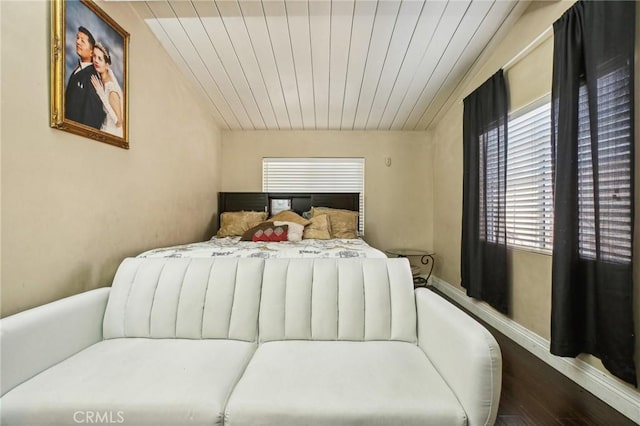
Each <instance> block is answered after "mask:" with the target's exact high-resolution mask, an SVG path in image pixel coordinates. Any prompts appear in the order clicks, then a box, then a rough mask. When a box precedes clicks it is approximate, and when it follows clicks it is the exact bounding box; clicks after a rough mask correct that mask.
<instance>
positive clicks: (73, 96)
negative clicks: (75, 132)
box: [65, 26, 123, 137]
mask: <svg viewBox="0 0 640 426" xmlns="http://www.w3.org/2000/svg"><path fill="white" fill-rule="evenodd" d="M75 43H76V44H75V47H76V53H77V54H78V58H79V59H78V66H77V67H76V68H75V70H74V71H73V72H72V73H71V76H70V77H69V82H68V83H67V89H66V93H65V117H66V118H68V119H70V120H73V121H76V122H78V123H82V124H85V125H87V126H90V127H93V128H95V129H99V130H102V131H103V132H107V133H110V134H112V135H115V136H119V137H123V94H122V89H121V88H120V85H119V84H118V81H117V80H116V78H115V75H114V74H113V71H112V70H111V67H110V65H111V54H110V52H109V49H107V47H105V46H104V45H103V44H102V43H100V42H96V40H95V39H94V38H93V35H92V34H91V32H90V31H89V30H88V29H86V28H85V27H82V26H81V27H79V28H78V33H77V35H76V42H75Z"/></svg>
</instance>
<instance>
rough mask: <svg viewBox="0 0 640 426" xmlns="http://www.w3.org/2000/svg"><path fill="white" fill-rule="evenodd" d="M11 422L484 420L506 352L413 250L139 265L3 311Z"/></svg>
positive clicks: (133, 262)
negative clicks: (421, 284) (110, 279)
mask: <svg viewBox="0 0 640 426" xmlns="http://www.w3.org/2000/svg"><path fill="white" fill-rule="evenodd" d="M0 327H1V331H2V337H1V346H2V349H1V350H2V378H1V390H2V398H1V399H0V416H1V417H0V423H1V424H2V425H75V424H91V423H93V424H95V423H101V424H125V425H183V424H193V425H296V426H297V425H323V426H324V425H392V424H397V425H414V424H415V425H465V424H468V425H485V424H492V423H493V422H494V421H495V418H496V412H497V405H498V401H499V398H500V385H501V356H500V349H499V347H498V345H497V343H496V342H495V340H494V339H493V337H492V336H491V335H490V334H489V332H488V331H487V330H486V329H484V328H483V327H482V326H480V325H479V324H478V323H476V322H475V321H474V320H472V319H471V318H470V317H468V316H467V315H466V314H464V313H462V312H461V311H459V310H458V309H456V308H455V307H453V306H452V305H450V304H449V303H448V302H446V301H444V300H443V299H442V298H440V297H439V296H438V295H436V294H435V293H433V292H431V291H430V290H427V289H418V290H416V291H415V292H414V289H413V285H412V277H411V272H410V269H409V265H408V263H407V261H406V259H364V260H360V259H339V260H335V259H267V260H263V259H236V258H209V259H179V258H171V259H153V258H149V259H140V258H134V259H126V260H125V261H124V262H123V263H122V265H121V266H120V268H119V269H118V272H117V274H116V277H115V278H114V283H113V286H112V288H111V289H109V288H103V289H98V290H93V291H89V292H86V293H83V294H79V295H76V296H72V297H69V298H66V299H63V300H59V301H56V302H53V303H50V304H47V305H44V306H41V307H38V308H35V309H31V310H29V311H25V312H22V313H19V314H17V315H13V316H10V317H7V318H4V319H2V321H1V323H0Z"/></svg>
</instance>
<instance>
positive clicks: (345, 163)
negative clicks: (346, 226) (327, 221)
mask: <svg viewBox="0 0 640 426" xmlns="http://www.w3.org/2000/svg"><path fill="white" fill-rule="evenodd" d="M262 190H263V191H264V192H358V193H360V206H359V208H360V219H359V232H360V234H361V235H364V158H263V160H262ZM318 207H321V206H318Z"/></svg>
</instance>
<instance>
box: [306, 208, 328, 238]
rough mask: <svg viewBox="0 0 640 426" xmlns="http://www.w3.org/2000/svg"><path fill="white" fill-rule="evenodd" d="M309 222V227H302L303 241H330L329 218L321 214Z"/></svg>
mask: <svg viewBox="0 0 640 426" xmlns="http://www.w3.org/2000/svg"><path fill="white" fill-rule="evenodd" d="M309 222H310V223H309V225H307V226H305V227H304V233H303V234H302V238H303V239H309V238H314V239H316V240H330V239H331V222H330V221H329V216H327V215H326V214H321V215H318V216H316V217H312V218H311V220H310V221H309Z"/></svg>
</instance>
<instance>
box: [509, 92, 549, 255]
mask: <svg viewBox="0 0 640 426" xmlns="http://www.w3.org/2000/svg"><path fill="white" fill-rule="evenodd" d="M508 137H509V142H508V144H509V145H508V150H507V197H506V198H507V205H506V214H507V217H506V220H507V243H508V244H510V245H513V246H518V247H522V248H527V249H534V250H540V251H543V252H547V253H550V252H551V249H552V233H553V187H552V176H551V143H550V140H551V103H550V101H549V99H548V98H545V99H544V100H543V101H542V104H541V103H540V102H538V103H536V104H534V105H533V106H531V107H529V108H527V109H525V110H521V111H520V112H517V113H515V114H514V115H513V116H512V117H511V118H510V120H509V125H508Z"/></svg>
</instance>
